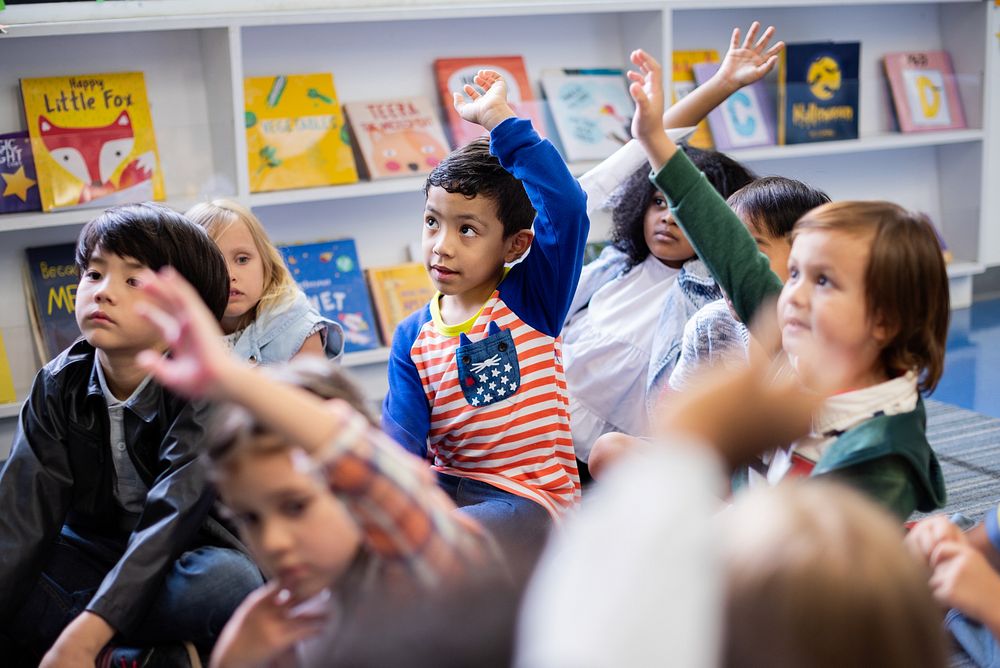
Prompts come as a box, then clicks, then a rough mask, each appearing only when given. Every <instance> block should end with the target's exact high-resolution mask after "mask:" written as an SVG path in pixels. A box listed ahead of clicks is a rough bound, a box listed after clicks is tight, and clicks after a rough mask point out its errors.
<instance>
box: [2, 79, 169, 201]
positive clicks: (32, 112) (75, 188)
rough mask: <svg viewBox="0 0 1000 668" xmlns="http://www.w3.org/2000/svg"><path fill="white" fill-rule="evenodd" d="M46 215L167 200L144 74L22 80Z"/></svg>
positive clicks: (39, 191)
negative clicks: (78, 208) (71, 209)
mask: <svg viewBox="0 0 1000 668" xmlns="http://www.w3.org/2000/svg"><path fill="white" fill-rule="evenodd" d="M21 96H22V98H23V99H24V115H25V118H26V119H27V123H28V134H29V135H30V137H31V150H32V152H33V153H34V155H35V170H36V172H37V174H38V193H39V196H40V197H41V200H42V209H44V210H45V211H51V210H52V209H57V208H62V207H70V206H78V205H87V206H92V207H97V206H112V205H115V204H122V203H125V202H143V201H146V200H151V199H152V200H162V199H163V198H164V196H165V195H164V192H165V191H164V187H163V171H162V170H161V169H160V157H159V154H158V153H157V151H156V134H155V133H154V132H153V119H152V118H151V117H150V115H149V102H148V101H147V99H146V81H145V78H144V77H143V75H142V72H120V73H115V74H81V75H75V76H64V77H46V78H42V79H21Z"/></svg>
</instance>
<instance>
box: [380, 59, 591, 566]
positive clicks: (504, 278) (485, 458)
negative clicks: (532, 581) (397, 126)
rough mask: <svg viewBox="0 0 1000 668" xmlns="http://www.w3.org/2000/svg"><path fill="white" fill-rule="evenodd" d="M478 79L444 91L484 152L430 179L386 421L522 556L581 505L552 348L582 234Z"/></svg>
mask: <svg viewBox="0 0 1000 668" xmlns="http://www.w3.org/2000/svg"><path fill="white" fill-rule="evenodd" d="M475 83H476V84H477V85H478V86H479V87H480V88H481V89H482V90H483V91H484V92H483V93H482V94H480V93H479V92H477V90H476V89H474V88H473V87H472V86H469V85H466V86H465V90H464V92H465V94H466V95H467V96H468V97H469V98H471V99H467V98H466V97H465V96H463V95H462V94H461V93H455V94H454V101H455V108H456V109H457V110H458V112H459V113H460V114H461V115H462V118H464V119H465V120H467V121H470V122H473V123H477V124H479V125H481V126H482V127H483V128H485V129H486V130H487V131H489V133H490V137H489V142H487V141H486V140H485V138H484V139H482V140H476V141H473V142H471V143H470V144H468V145H467V146H464V147H462V148H460V149H457V150H456V151H454V152H453V153H452V154H451V155H449V156H448V157H447V158H446V159H445V160H444V161H443V162H441V164H440V165H438V166H437V167H436V168H435V169H434V171H432V172H431V174H430V175H429V176H428V178H427V182H426V185H425V186H424V193H425V195H426V198H427V199H426V203H425V209H424V222H423V241H422V244H423V252H424V261H425V263H426V266H427V270H428V272H429V273H430V276H431V280H432V281H433V283H434V286H435V287H436V288H437V291H438V292H437V294H436V295H435V296H434V298H433V299H432V300H431V302H430V303H429V304H428V305H427V306H425V307H424V308H422V309H421V310H419V311H417V312H416V313H413V314H412V315H410V316H409V317H408V318H407V319H406V320H404V321H403V322H402V323H400V325H399V327H398V328H397V329H396V333H395V335H394V337H393V342H392V354H391V356H390V358H389V393H388V395H387V396H386V399H385V403H384V405H383V411H382V425H383V428H384V430H385V431H386V432H387V433H388V434H389V435H391V436H392V437H393V438H395V439H396V440H397V441H398V442H399V443H401V444H402V445H403V446H404V447H405V448H406V449H407V450H409V451H410V452H413V453H414V454H416V455H418V456H420V457H423V458H425V459H430V460H431V463H432V467H433V469H434V470H435V471H436V472H437V476H438V482H439V484H440V485H441V486H442V487H443V488H444V489H445V490H446V491H447V492H448V494H449V495H450V496H451V497H452V498H453V499H454V500H455V503H456V505H458V506H459V507H460V508H462V509H463V511H464V512H466V513H468V514H469V515H471V516H473V517H474V518H476V519H477V520H478V521H479V522H480V523H481V524H482V525H484V526H485V527H487V528H488V529H489V530H490V531H491V532H493V534H494V535H495V536H496V537H497V539H498V540H499V541H500V543H501V545H503V546H504V547H505V548H506V549H508V550H511V551H515V552H516V553H517V556H519V557H525V558H530V557H531V556H532V554H533V553H534V552H536V551H537V550H538V549H539V548H540V547H541V544H542V541H543V540H544V537H545V534H546V531H547V528H548V526H549V524H550V522H551V521H552V520H555V519H558V518H559V516H560V515H561V514H562V513H563V512H565V511H566V510H567V509H568V508H570V507H571V506H573V505H574V504H575V503H576V502H577V500H578V499H579V496H580V481H579V476H578V474H577V468H576V458H575V456H574V454H573V443H572V440H571V437H570V431H569V417H568V412H567V405H568V400H567V394H566V381H565V377H564V375H563V367H562V356H561V352H560V346H561V341H560V338H559V337H560V331H561V328H562V323H563V321H564V320H565V318H566V312H567V310H568V308H569V305H570V301H571V299H572V297H573V293H574V291H575V290H576V285H577V281H578V280H579V277H580V270H581V267H582V263H583V248H584V244H585V243H586V240H587V233H588V231H589V227H590V222H589V219H588V218H587V213H586V195H585V194H584V193H583V191H582V189H581V188H580V185H579V184H578V183H577V182H576V180H575V179H574V178H573V177H572V175H571V174H570V173H569V170H568V169H567V168H566V165H565V163H564V162H563V161H562V158H560V156H559V154H558V153H557V152H556V149H555V148H554V147H553V146H552V144H551V143H549V142H548V141H547V140H544V139H542V138H541V137H539V136H538V134H537V133H536V132H535V131H534V130H533V129H532V127H531V123H530V122H529V121H528V120H524V119H518V118H516V117H515V114H514V112H513V110H512V109H511V108H510V106H509V105H508V104H507V92H506V83H505V82H504V80H503V78H502V77H500V75H499V74H498V73H496V72H493V71H491V70H480V71H479V73H478V74H477V76H476V77H475ZM532 223H534V231H532ZM529 249H530V253H528V251H529ZM525 253H528V254H527V256H526V257H525ZM522 257H523V261H520V262H518V263H517V264H514V265H513V266H508V265H510V264H511V263H513V262H515V261H518V260H521V259H522Z"/></svg>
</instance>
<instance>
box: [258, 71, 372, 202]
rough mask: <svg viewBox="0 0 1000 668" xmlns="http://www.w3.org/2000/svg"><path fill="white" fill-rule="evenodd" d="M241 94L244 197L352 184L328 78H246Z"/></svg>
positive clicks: (353, 173)
mask: <svg viewBox="0 0 1000 668" xmlns="http://www.w3.org/2000/svg"><path fill="white" fill-rule="evenodd" d="M243 94H244V104H245V105H246V114H245V122H246V130H247V153H248V156H247V158H248V168H249V172H250V192H265V191H269V190H287V189H289V188H309V187H312V186H328V185H335V184H340V183H354V182H355V181H357V180H358V172H357V169H356V168H355V166H354V155H353V153H352V151H351V140H350V136H349V133H348V131H347V127H346V125H345V124H344V115H343V113H342V112H341V109H340V103H339V102H338V101H337V92H336V89H335V88H334V85H333V75H332V74H330V73H329V72H326V73H320V74H281V75H278V76H272V77H247V78H246V79H244V81H243Z"/></svg>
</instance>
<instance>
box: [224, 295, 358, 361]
mask: <svg viewBox="0 0 1000 668" xmlns="http://www.w3.org/2000/svg"><path fill="white" fill-rule="evenodd" d="M320 325H325V329H324V328H323V327H321V326H320ZM317 327H319V331H320V333H321V335H322V336H323V344H324V345H323V348H324V351H325V352H326V356H327V357H328V358H330V359H333V360H336V359H339V358H340V356H341V355H342V354H343V352H344V330H343V328H342V327H341V326H340V324H338V323H336V322H334V321H332V320H330V319H329V318H325V317H323V316H322V315H320V314H319V313H318V312H317V311H316V309H314V308H313V307H312V304H310V303H309V300H308V299H307V298H306V296H305V294H303V293H302V292H301V291H298V292H297V295H296V297H295V299H294V300H292V301H291V302H289V303H285V304H279V305H278V306H277V308H275V309H272V310H269V311H266V312H264V313H261V314H260V315H258V316H257V319H256V320H254V321H253V322H252V323H250V325H248V326H247V328H246V329H244V330H243V332H241V333H240V335H239V337H238V338H237V339H236V343H234V344H233V353H235V354H236V355H237V356H239V357H241V358H242V359H245V360H247V361H248V362H250V363H251V364H263V365H268V364H278V363H281V362H287V361H288V360H290V359H292V357H293V356H295V354H296V353H298V352H299V349H300V348H302V344H303V343H305V341H306V339H307V338H309V335H310V334H312V333H313V332H315V331H316V330H317Z"/></svg>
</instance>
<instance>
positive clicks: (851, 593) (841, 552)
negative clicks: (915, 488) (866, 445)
mask: <svg viewBox="0 0 1000 668" xmlns="http://www.w3.org/2000/svg"><path fill="white" fill-rule="evenodd" d="M720 520H721V521H722V522H723V523H724V524H725V526H724V528H723V530H722V535H723V536H724V539H723V558H724V562H725V565H726V571H727V580H728V587H727V588H728V591H727V594H726V598H727V602H726V621H725V624H726V626H725V636H726V641H725V643H724V649H723V656H724V660H723V663H722V665H723V666H727V667H730V668H735V667H742V666H746V667H748V668H750V667H755V666H779V667H782V666H788V667H791V666H811V667H813V668H840V667H841V666H879V667H880V668H895V667H898V668H904V667H905V668H920V667H928V668H930V667H933V668H941V667H943V666H944V665H945V650H944V637H943V634H942V631H941V616H940V612H939V611H938V609H937V606H936V605H935V603H934V600H933V598H932V597H931V593H930V590H929V588H928V586H927V577H928V573H927V572H926V569H925V568H924V567H923V565H922V564H920V563H918V562H917V561H916V560H915V559H914V558H913V557H912V556H911V555H910V554H909V553H908V552H907V551H906V549H905V548H904V546H903V544H902V539H903V535H902V531H901V530H900V527H899V523H898V522H897V521H895V520H894V519H893V518H891V517H890V516H889V515H888V514H887V513H886V512H885V511H884V510H882V509H881V508H879V507H877V506H876V505H875V504H874V503H872V502H871V501H870V500H869V499H867V498H865V497H863V496H861V494H860V493H858V492H856V491H854V490H852V489H849V488H847V487H844V486H842V485H839V484H836V483H833V482H824V481H819V480H796V481H789V482H785V483H782V484H781V485H778V486H777V487H773V488H762V489H756V490H753V491H750V492H748V493H747V494H746V495H745V496H744V497H741V498H739V499H738V500H737V501H736V503H735V504H734V506H733V507H732V508H731V509H730V510H729V511H728V512H727V513H725V514H723V515H722V516H721V517H720Z"/></svg>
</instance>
